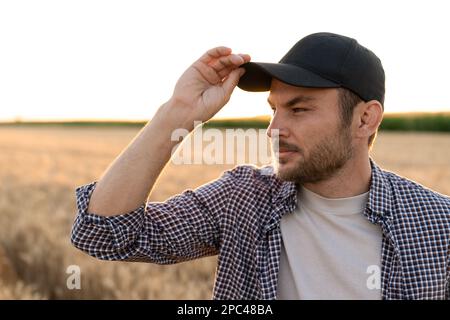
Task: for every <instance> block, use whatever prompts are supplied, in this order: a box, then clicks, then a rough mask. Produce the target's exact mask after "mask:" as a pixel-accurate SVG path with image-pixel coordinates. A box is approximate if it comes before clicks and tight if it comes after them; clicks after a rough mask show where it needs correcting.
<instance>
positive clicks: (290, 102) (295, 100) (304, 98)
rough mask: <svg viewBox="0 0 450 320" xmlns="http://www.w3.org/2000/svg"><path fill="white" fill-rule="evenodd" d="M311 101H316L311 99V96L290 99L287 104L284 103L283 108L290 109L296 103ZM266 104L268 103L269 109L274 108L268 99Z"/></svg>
mask: <svg viewBox="0 0 450 320" xmlns="http://www.w3.org/2000/svg"><path fill="white" fill-rule="evenodd" d="M313 100H316V98H314V97H311V96H304V95H301V96H297V97H295V98H292V99H291V100H289V101H288V102H286V103H284V104H283V106H284V107H287V108H289V107H292V106H294V105H296V104H297V103H302V102H309V101H313ZM267 102H268V103H269V105H270V106H271V107H273V106H274V103H273V102H272V101H271V100H270V97H269V98H267Z"/></svg>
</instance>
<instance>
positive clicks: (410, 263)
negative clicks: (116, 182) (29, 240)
mask: <svg viewBox="0 0 450 320" xmlns="http://www.w3.org/2000/svg"><path fill="white" fill-rule="evenodd" d="M370 163H371V167H372V178H371V187H370V192H369V200H368V202H367V205H366V208H365V211H364V215H365V217H366V218H367V219H368V220H369V221H370V222H372V223H375V224H379V225H380V226H381V230H382V232H383V235H382V253H381V292H382V298H383V299H449V298H450V198H449V197H447V196H444V195H441V194H439V193H436V192H433V191H431V190H429V189H427V188H425V187H423V186H421V185H419V184H417V183H415V182H413V181H410V180H407V179H405V178H403V177H400V176H398V175H396V174H394V173H392V172H388V171H384V170H382V169H380V168H379V167H378V166H377V165H376V164H375V163H374V161H373V160H372V159H370ZM94 188H95V182H94V183H91V184H88V185H85V186H82V187H79V188H77V190H76V194H77V206H78V215H77V217H76V219H75V223H74V225H73V228H72V234H71V240H72V243H73V244H74V245H75V246H76V247H77V248H79V249H81V250H83V251H85V252H86V253H88V254H89V255H92V256H94V257H97V258H99V259H106V260H126V261H143V262H151V263H158V264H172V263H177V262H182V261H187V260H191V259H196V258H200V257H205V256H210V255H216V254H218V255H219V259H218V268H217V273H216V281H215V285H214V293H213V297H214V298H215V299H276V292H277V290H276V289H277V280H278V270H279V257H280V250H281V245H282V238H281V230H280V220H281V217H282V216H283V215H284V214H290V213H292V212H293V211H294V210H295V208H296V207H297V188H296V185H295V184H294V183H293V182H286V181H281V180H279V179H278V178H276V177H275V175H274V173H273V169H272V168H271V167H270V166H268V167H263V168H256V167H253V166H250V165H244V166H237V167H235V168H234V169H232V170H229V171H225V172H224V174H223V175H222V176H221V177H220V178H219V179H217V180H215V181H212V182H210V183H208V184H205V185H203V186H200V187H199V188H197V189H195V190H186V191H184V192H183V193H181V194H179V195H176V196H173V197H171V198H169V199H168V200H166V201H165V202H148V203H146V204H143V205H142V206H141V207H140V208H138V209H136V210H134V211H133V212H130V213H126V214H123V215H118V216H112V217H102V216H98V215H95V214H91V213H87V207H88V203H89V199H90V196H91V194H92V191H93V190H94Z"/></svg>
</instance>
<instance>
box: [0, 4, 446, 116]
mask: <svg viewBox="0 0 450 320" xmlns="http://www.w3.org/2000/svg"><path fill="white" fill-rule="evenodd" d="M448 7H449V5H448V1H445V0H444V1H438V0H428V1H402V0H397V1H384V0H377V1H373V0H371V1H365V0H359V1H352V0H340V1H320V0H314V1H311V0H310V1H302V0H292V1H288V0H277V1H274V0H272V1H266V0H258V1H253V0H248V1H242V0H238V1H235V0H227V1H213V0H189V1H175V0H164V1H159V0H151V1H150V0H149V1H135V0H126V1H117V0H107V1H103V0H87V1H86V0H76V1H75V0H74V1H66V0H55V1H49V0H40V1H35V0H33V1H25V0H14V1H13V0H10V1H8V0H0V121H10V120H18V119H20V120H69V119H95V120H99V119H108V120H110V119H122V120H123V119H125V120H147V119H150V118H151V117H152V116H153V115H154V113H155V112H156V110H157V109H158V107H159V106H160V105H161V104H163V103H164V102H166V101H167V100H168V99H169V98H170V97H171V94H172V91H173V88H174V85H175V83H176V81H177V79H178V77H179V76H180V75H181V74H182V73H183V72H184V70H185V69H186V68H187V67H189V65H191V64H192V63H193V62H194V61H195V60H196V59H198V58H199V57H200V56H201V55H202V54H203V53H204V52H205V51H206V50H208V49H210V48H213V47H216V46H219V45H225V46H227V47H230V48H232V49H233V51H234V52H235V53H248V54H250V55H251V56H252V61H260V62H278V61H279V60H280V59H281V57H282V56H283V55H284V54H285V53H286V52H287V51H288V50H289V49H290V48H291V47H292V46H293V45H294V44H295V43H296V42H297V41H298V40H299V39H301V38H302V37H304V36H306V35H308V34H310V33H314V32H323V31H327V32H334V33H340V34H343V35H346V36H349V37H353V38H355V39H357V40H358V42H359V43H361V44H362V45H364V46H366V47H368V48H369V49H371V50H372V51H374V52H375V54H377V55H378V57H379V58H380V59H381V61H382V63H383V66H384V69H385V73H386V100H385V111H386V112H410V111H414V112H417V111H418V112H427V111H434V112H435V111H450V94H449V92H450V91H449V90H448V86H449V83H450V81H449V77H450V61H449V57H450V45H449V41H448V38H449V36H448V30H450V19H449V18H448V12H449V10H448ZM267 96H268V93H267V92H265V93H249V92H244V91H242V90H240V89H239V88H236V89H235V92H234V93H233V96H232V98H231V100H230V102H229V103H228V104H227V105H226V106H225V107H224V108H223V109H222V110H221V111H220V112H219V113H218V114H217V115H216V117H217V118H221V117H222V118H223V117H252V116H258V115H268V114H270V109H269V106H268V104H267V102H266V99H267Z"/></svg>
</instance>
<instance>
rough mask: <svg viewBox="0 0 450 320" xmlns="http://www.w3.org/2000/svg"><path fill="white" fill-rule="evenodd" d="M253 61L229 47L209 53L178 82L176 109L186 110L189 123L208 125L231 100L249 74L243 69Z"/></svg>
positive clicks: (175, 100) (175, 93) (173, 101)
mask: <svg viewBox="0 0 450 320" xmlns="http://www.w3.org/2000/svg"><path fill="white" fill-rule="evenodd" d="M249 61H250V56H249V55H248V54H232V53H231V49H230V48H227V47H217V48H214V49H211V50H209V51H207V52H206V53H205V54H204V55H203V56H202V57H201V58H200V59H198V60H197V61H195V62H194V63H193V64H192V65H191V66H190V67H189V68H188V69H187V70H186V71H185V72H184V73H183V75H182V76H181V77H180V79H178V82H177V84H176V86H175V89H174V92H173V95H172V97H171V99H170V100H171V102H172V105H176V106H177V107H178V106H179V107H181V108H186V110H184V109H183V111H186V114H188V115H189V120H192V121H195V120H198V121H202V122H205V121H208V120H209V119H211V118H212V117H213V116H214V115H215V114H216V113H217V112H218V111H219V110H220V109H221V108H222V107H223V106H224V105H225V104H226V103H227V102H228V101H229V100H230V97H231V93H232V92H233V90H234V88H235V87H236V85H237V84H238V82H239V78H240V77H241V76H242V75H243V74H244V71H245V70H244V69H243V68H239V66H241V65H242V64H244V63H247V62H249ZM183 114H184V112H183Z"/></svg>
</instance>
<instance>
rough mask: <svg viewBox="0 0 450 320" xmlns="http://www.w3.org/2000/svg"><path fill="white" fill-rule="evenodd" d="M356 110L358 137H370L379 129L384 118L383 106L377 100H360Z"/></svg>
mask: <svg viewBox="0 0 450 320" xmlns="http://www.w3.org/2000/svg"><path fill="white" fill-rule="evenodd" d="M355 112H356V114H355V115H354V116H355V118H356V119H355V120H356V121H357V123H356V128H355V129H356V132H355V134H356V137H358V138H369V137H370V136H371V135H372V134H374V133H375V132H376V131H377V129H378V127H379V126H380V123H381V120H383V106H382V105H381V103H380V102H378V101H377V100H370V101H367V102H360V103H359V105H358V106H357V107H356V108H355Z"/></svg>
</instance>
